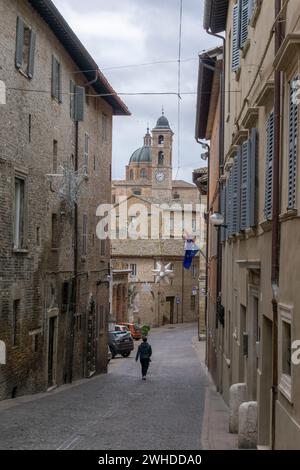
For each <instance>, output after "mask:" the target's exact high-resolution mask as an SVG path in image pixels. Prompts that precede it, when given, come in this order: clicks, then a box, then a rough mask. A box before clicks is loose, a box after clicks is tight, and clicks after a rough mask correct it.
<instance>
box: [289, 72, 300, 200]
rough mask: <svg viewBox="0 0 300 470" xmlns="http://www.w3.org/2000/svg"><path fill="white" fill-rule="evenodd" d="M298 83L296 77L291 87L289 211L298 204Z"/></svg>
mask: <svg viewBox="0 0 300 470" xmlns="http://www.w3.org/2000/svg"><path fill="white" fill-rule="evenodd" d="M296 81H298V77H295V78H294V80H292V81H291V85H290V115H289V159H288V165H289V167H288V209H294V208H295V204H296V170H297V140H298V105H297V99H296V92H295V90H294V87H295V85H296V83H295V82H296Z"/></svg>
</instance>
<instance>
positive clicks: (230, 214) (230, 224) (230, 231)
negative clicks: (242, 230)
mask: <svg viewBox="0 0 300 470" xmlns="http://www.w3.org/2000/svg"><path fill="white" fill-rule="evenodd" d="M232 202H233V169H232V168H231V170H230V173H229V180H228V236H229V237H230V236H231V235H232V234H233V207H232V206H233V204H232Z"/></svg>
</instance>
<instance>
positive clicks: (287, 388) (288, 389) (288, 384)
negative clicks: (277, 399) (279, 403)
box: [278, 374, 293, 404]
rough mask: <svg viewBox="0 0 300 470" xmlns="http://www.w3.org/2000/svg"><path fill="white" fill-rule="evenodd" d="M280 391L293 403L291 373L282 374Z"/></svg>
mask: <svg viewBox="0 0 300 470" xmlns="http://www.w3.org/2000/svg"><path fill="white" fill-rule="evenodd" d="M278 389H279V391H280V392H281V393H282V395H283V396H284V397H285V398H286V399H287V400H288V401H289V402H290V403H291V404H293V400H292V379H291V377H290V376H289V375H286V374H282V376H281V377H280V382H279V385H278Z"/></svg>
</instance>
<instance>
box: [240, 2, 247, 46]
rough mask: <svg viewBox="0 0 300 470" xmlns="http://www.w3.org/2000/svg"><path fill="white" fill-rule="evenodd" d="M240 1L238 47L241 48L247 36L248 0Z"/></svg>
mask: <svg viewBox="0 0 300 470" xmlns="http://www.w3.org/2000/svg"><path fill="white" fill-rule="evenodd" d="M239 3H240V18H241V26H240V37H239V47H240V48H241V49H242V48H243V47H244V45H245V42H246V40H247V37H248V24H249V0H239Z"/></svg>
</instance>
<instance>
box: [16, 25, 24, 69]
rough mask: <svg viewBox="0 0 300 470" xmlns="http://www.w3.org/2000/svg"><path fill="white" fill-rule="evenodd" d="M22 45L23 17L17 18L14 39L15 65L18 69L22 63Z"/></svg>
mask: <svg viewBox="0 0 300 470" xmlns="http://www.w3.org/2000/svg"><path fill="white" fill-rule="evenodd" d="M23 47H24V21H23V18H21V17H20V16H18V18H17V40H16V67H17V68H18V69H20V68H21V67H22V63H23Z"/></svg>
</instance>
